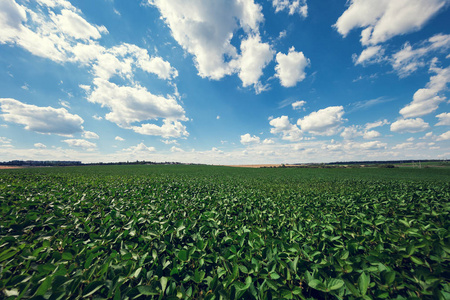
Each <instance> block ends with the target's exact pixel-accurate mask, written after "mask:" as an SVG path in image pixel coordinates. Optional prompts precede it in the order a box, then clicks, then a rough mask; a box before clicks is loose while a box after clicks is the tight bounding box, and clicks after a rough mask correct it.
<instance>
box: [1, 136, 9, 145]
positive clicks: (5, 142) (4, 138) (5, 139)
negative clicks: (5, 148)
mask: <svg viewBox="0 0 450 300" xmlns="http://www.w3.org/2000/svg"><path fill="white" fill-rule="evenodd" d="M0 144H11V139H8V138H6V137H4V136H0Z"/></svg>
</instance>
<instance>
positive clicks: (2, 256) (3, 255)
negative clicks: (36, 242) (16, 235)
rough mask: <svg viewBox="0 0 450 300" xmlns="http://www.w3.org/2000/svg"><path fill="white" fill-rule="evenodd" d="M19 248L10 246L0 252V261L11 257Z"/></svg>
mask: <svg viewBox="0 0 450 300" xmlns="http://www.w3.org/2000/svg"><path fill="white" fill-rule="evenodd" d="M17 252H19V250H17V249H14V248H11V249H7V250H5V251H3V252H2V253H0V262H2V261H4V260H7V259H8V258H11V257H13V256H14V255H15V254H16V253H17Z"/></svg>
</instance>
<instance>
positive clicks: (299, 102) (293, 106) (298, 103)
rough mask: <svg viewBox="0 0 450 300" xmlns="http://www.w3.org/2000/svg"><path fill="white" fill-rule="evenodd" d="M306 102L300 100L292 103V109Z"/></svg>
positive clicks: (300, 106)
mask: <svg viewBox="0 0 450 300" xmlns="http://www.w3.org/2000/svg"><path fill="white" fill-rule="evenodd" d="M305 104H306V101H303V100H300V101H295V102H294V103H292V109H294V110H299V109H301V108H302V107H303V106H304V105H305Z"/></svg>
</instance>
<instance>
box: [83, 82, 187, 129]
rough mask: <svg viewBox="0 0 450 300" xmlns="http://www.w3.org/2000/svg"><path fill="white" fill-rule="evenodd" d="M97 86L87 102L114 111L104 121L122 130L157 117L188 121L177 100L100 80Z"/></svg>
mask: <svg viewBox="0 0 450 300" xmlns="http://www.w3.org/2000/svg"><path fill="white" fill-rule="evenodd" d="M94 84H95V85H96V87H95V89H94V90H93V91H92V92H91V93H90V94H89V95H88V97H87V99H88V101H90V102H92V103H98V104H100V105H101V106H102V107H108V108H109V109H110V110H111V112H110V113H108V114H107V115H106V116H105V118H106V119H107V120H109V121H111V122H114V123H116V124H117V125H119V126H121V127H124V128H129V127H130V124H131V123H134V122H141V121H145V120H149V119H158V118H170V119H180V120H187V118H186V117H185V115H184V110H183V108H182V107H181V106H180V105H179V104H178V103H177V101H176V99H175V98H174V97H170V96H169V97H163V96H157V95H153V94H152V93H150V92H149V91H148V90H147V89H146V88H145V87H142V86H140V85H138V84H136V85H135V86H119V85H116V84H114V83H111V82H109V81H106V80H104V79H101V78H96V79H94Z"/></svg>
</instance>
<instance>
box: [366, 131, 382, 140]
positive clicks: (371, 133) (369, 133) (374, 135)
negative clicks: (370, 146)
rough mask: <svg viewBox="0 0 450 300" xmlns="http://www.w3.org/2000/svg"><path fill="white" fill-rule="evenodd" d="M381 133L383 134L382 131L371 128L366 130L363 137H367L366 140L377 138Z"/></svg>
mask: <svg viewBox="0 0 450 300" xmlns="http://www.w3.org/2000/svg"><path fill="white" fill-rule="evenodd" d="M380 135H381V133H379V132H378V131H376V130H369V131H366V132H364V134H363V138H364V139H366V140H370V139H374V138H377V137H379V136H380Z"/></svg>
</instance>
